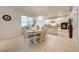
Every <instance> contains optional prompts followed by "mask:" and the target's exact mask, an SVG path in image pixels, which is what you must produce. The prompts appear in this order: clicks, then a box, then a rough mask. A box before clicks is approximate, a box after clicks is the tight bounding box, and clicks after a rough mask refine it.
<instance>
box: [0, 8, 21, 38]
mask: <svg viewBox="0 0 79 59" xmlns="http://www.w3.org/2000/svg"><path fill="white" fill-rule="evenodd" d="M5 14H7V15H10V16H11V18H12V19H11V20H10V21H5V20H3V19H2V16H3V15H5ZM20 16H21V13H20V12H19V11H16V10H14V9H12V8H11V7H0V39H4V38H8V37H12V36H16V35H20V34H21V33H22V32H21V17H20Z"/></svg>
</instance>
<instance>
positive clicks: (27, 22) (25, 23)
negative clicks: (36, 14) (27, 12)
mask: <svg viewBox="0 0 79 59" xmlns="http://www.w3.org/2000/svg"><path fill="white" fill-rule="evenodd" d="M32 21H33V18H31V17H27V16H21V26H22V27H23V26H31V25H32Z"/></svg>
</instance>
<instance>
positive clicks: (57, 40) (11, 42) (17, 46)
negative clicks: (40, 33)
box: [0, 34, 79, 52]
mask: <svg viewBox="0 0 79 59" xmlns="http://www.w3.org/2000/svg"><path fill="white" fill-rule="evenodd" d="M62 35H63V34H62ZM62 35H61V34H58V35H52V34H47V35H46V39H45V40H44V41H43V42H39V43H36V44H34V43H31V42H30V41H29V40H24V36H18V37H15V38H11V39H4V40H0V51H1V52H64V51H65V52H79V48H77V45H76V44H75V42H74V40H73V39H69V38H68V36H66V35H63V36H62Z"/></svg>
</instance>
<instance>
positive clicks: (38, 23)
mask: <svg viewBox="0 0 79 59" xmlns="http://www.w3.org/2000/svg"><path fill="white" fill-rule="evenodd" d="M36 25H37V26H39V27H40V28H42V27H43V26H44V20H39V19H37V20H36Z"/></svg>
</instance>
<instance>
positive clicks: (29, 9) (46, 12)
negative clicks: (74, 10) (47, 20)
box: [13, 6, 71, 17]
mask: <svg viewBox="0 0 79 59" xmlns="http://www.w3.org/2000/svg"><path fill="white" fill-rule="evenodd" d="M13 8H15V9H16V10H18V11H20V12H23V13H25V14H26V15H27V16H31V17H34V16H47V17H56V16H65V15H67V14H69V13H70V11H71V7H70V6H15V7H13Z"/></svg>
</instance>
